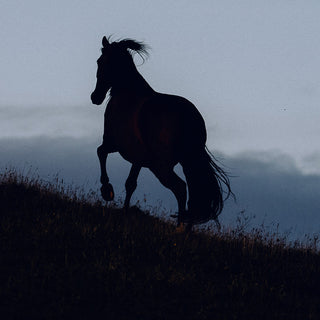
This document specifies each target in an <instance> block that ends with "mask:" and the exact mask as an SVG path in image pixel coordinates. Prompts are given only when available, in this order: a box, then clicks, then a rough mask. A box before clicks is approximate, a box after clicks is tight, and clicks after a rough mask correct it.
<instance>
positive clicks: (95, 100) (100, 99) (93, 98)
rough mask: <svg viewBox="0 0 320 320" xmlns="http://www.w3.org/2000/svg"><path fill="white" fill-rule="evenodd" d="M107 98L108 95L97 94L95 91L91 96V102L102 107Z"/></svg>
mask: <svg viewBox="0 0 320 320" xmlns="http://www.w3.org/2000/svg"><path fill="white" fill-rule="evenodd" d="M105 97H106V95H101V94H97V93H96V91H93V92H92V94H91V101H92V103H93V104H96V105H100V104H101V103H102V102H103V100H104V99H105Z"/></svg>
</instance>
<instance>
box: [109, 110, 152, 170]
mask: <svg viewBox="0 0 320 320" xmlns="http://www.w3.org/2000/svg"><path fill="white" fill-rule="evenodd" d="M108 107H109V108H107V110H106V114H105V137H106V139H110V140H111V142H112V144H113V145H115V146H116V148H117V149H118V152H119V153H120V154H121V156H122V157H123V158H124V159H126V160H127V161H129V162H132V163H134V162H140V163H144V164H146V163H147V159H148V153H147V150H146V148H145V145H144V143H143V141H142V137H141V132H140V129H139V126H138V112H137V108H132V107H131V108H128V107H123V106H116V105H115V104H114V105H111V106H108Z"/></svg>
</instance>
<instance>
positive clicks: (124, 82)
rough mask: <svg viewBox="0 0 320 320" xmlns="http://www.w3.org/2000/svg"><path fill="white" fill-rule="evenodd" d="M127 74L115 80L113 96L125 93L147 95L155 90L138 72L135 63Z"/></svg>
mask: <svg viewBox="0 0 320 320" xmlns="http://www.w3.org/2000/svg"><path fill="white" fill-rule="evenodd" d="M126 74H127V76H126V77H122V78H119V79H117V80H116V81H115V83H114V85H113V86H112V88H111V92H110V94H111V96H114V95H117V94H124V93H131V94H134V95H139V96H147V95H150V94H152V93H154V90H153V89H152V88H151V86H150V85H149V83H148V82H147V81H146V80H145V79H144V78H143V76H142V75H141V74H140V73H139V72H138V70H137V68H136V66H135V65H134V64H133V65H132V66H131V67H130V70H129V72H128V71H127V72H126Z"/></svg>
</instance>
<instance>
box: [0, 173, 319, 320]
mask: <svg viewBox="0 0 320 320" xmlns="http://www.w3.org/2000/svg"><path fill="white" fill-rule="evenodd" d="M0 226H1V227H0V228H1V229H0V317H1V319H62V318H71V319H89V318H90V319H102V317H103V318H104V319H175V320H176V319H319V318H320V255H319V254H318V253H317V252H315V250H313V249H311V248H293V247H288V246H287V245H286V244H285V243H284V242H283V241H282V240H281V239H277V238H270V237H269V238H266V237H265V236H264V235H263V234H262V233H261V232H259V231H257V232H255V233H254V234H251V235H250V234H244V233H242V232H241V229H239V230H235V231H234V232H229V233H224V232H222V233H219V234H211V235H209V234H204V233H195V232H194V233H191V234H189V235H186V234H177V233H176V232H175V228H174V226H173V225H171V224H169V223H166V222H164V221H161V220H159V219H157V218H155V217H152V216H150V215H148V214H146V213H144V212H142V211H140V210H139V209H137V208H132V209H131V210H130V212H129V213H128V214H127V215H126V214H124V212H123V211H121V210H120V209H116V208H106V207H104V206H103V205H102V204H101V203H99V202H95V203H93V202H92V201H89V200H87V198H86V197H79V196H76V195H75V194H72V193H70V192H68V191H65V190H63V188H61V187H59V186H53V185H49V184H45V183H43V182H39V181H29V180H28V179H27V178H23V177H18V176H17V175H16V174H15V173H12V172H11V173H10V172H8V173H5V174H3V175H2V176H1V179H0Z"/></svg>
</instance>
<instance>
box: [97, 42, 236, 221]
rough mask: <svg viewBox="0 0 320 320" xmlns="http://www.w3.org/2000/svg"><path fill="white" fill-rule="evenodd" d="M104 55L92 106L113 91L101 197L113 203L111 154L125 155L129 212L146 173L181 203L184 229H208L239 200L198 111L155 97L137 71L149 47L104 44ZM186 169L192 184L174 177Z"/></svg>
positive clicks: (108, 110) (107, 119)
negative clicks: (178, 168) (231, 200)
mask: <svg viewBox="0 0 320 320" xmlns="http://www.w3.org/2000/svg"><path fill="white" fill-rule="evenodd" d="M102 45H103V48H102V49H101V51H102V55H101V56H100V58H99V59H98V60H97V64H98V70H97V83H96V88H95V90H94V92H93V93H92V94H91V100H92V102H93V103H94V104H97V105H100V104H101V103H102V102H103V101H104V99H105V97H106V94H107V92H108V91H109V89H110V93H109V94H110V99H109V102H108V105H107V108H106V111H105V119H104V135H103V143H102V145H101V146H100V147H99V148H98V149H97V152H98V157H99V160H100V166H101V179H100V181H101V183H102V187H101V194H102V197H103V198H104V199H105V200H106V201H110V200H113V198H114V192H113V188H112V185H111V184H110V183H109V178H108V175H107V172H106V160H107V156H108V154H109V153H112V152H119V153H120V154H121V156H122V157H123V158H124V159H126V160H127V161H129V162H131V163H132V167H131V170H130V173H129V176H128V178H127V181H126V184H125V187H126V198H125V204H124V205H125V208H128V207H129V202H130V198H131V196H132V193H133V192H134V190H135V189H136V186H137V178H138V175H139V172H140V169H141V167H147V168H149V169H150V170H151V171H152V172H153V173H154V174H155V176H156V177H157V178H158V179H159V180H160V182H161V183H162V184H163V185H164V186H165V187H167V188H169V189H170V190H171V191H172V192H173V193H174V195H175V197H176V199H177V201H178V210H179V212H178V215H177V217H178V224H180V223H188V224H189V225H193V224H200V223H205V222H207V221H209V220H211V219H214V220H215V221H216V222H217V223H218V215H219V214H220V213H221V211H222V208H223V202H224V199H223V193H224V190H223V185H225V186H226V191H225V192H226V194H227V195H226V198H228V197H229V195H230V194H233V193H232V191H231V189H230V183H229V178H228V176H227V175H226V173H225V172H224V171H223V170H222V169H221V168H220V167H219V166H218V165H217V164H216V163H215V162H214V157H213V155H212V154H211V153H210V152H209V151H208V149H207V148H206V146H205V143H206V127H205V123H204V120H203V118H202V116H201V114H200V113H199V111H198V110H197V108H196V107H195V106H194V105H193V104H192V103H191V102H190V101H188V100H186V99H185V98H183V97H179V96H174V95H168V94H162V93H158V92H156V91H154V90H153V89H152V88H151V87H150V86H149V84H148V83H147V82H146V80H145V79H144V78H143V77H142V76H141V74H140V73H139V72H138V71H137V68H136V66H135V64H134V61H133V57H132V54H133V53H135V52H136V53H138V54H140V56H141V57H142V58H143V59H144V58H145V57H146V56H147V50H146V49H147V47H146V45H144V44H143V43H141V42H137V41H135V40H131V39H124V40H121V41H119V42H112V43H110V42H109V39H107V38H106V37H104V38H103V39H102ZM177 163H180V164H181V165H182V168H183V172H184V174H185V176H186V181H187V184H188V191H189V200H188V211H187V210H186V201H187V191H186V183H185V182H184V181H183V180H182V179H180V178H179V177H178V176H177V175H176V174H175V172H174V171H173V168H174V166H175V165H176V164H177Z"/></svg>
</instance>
